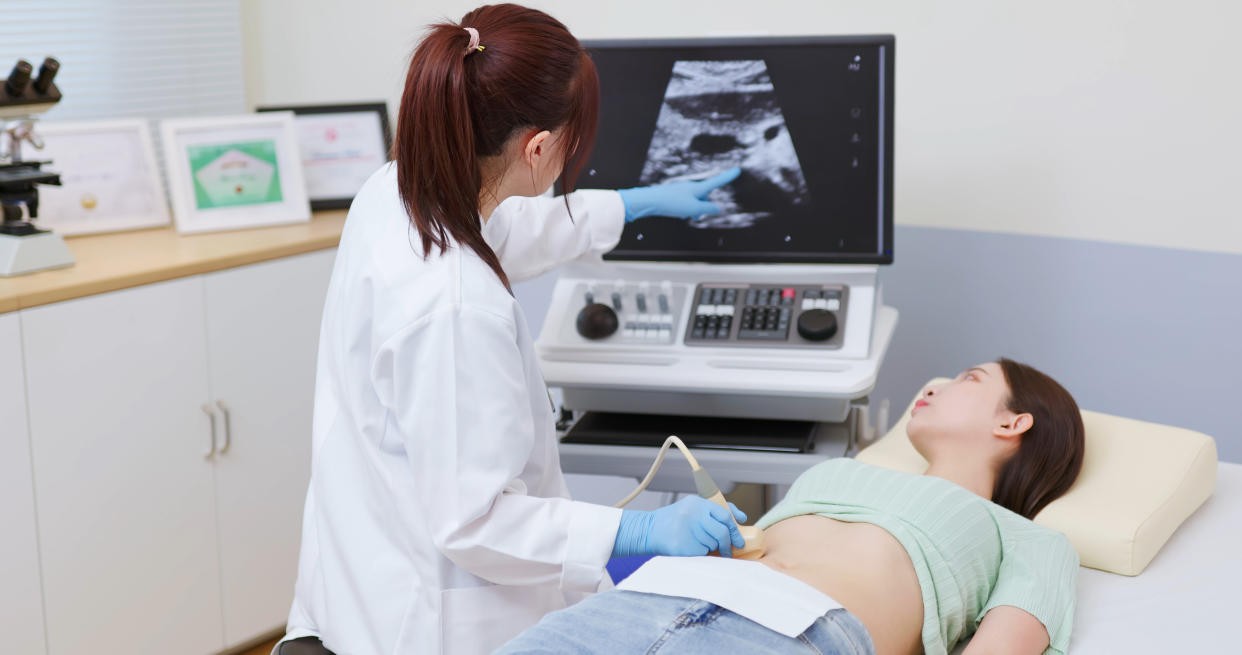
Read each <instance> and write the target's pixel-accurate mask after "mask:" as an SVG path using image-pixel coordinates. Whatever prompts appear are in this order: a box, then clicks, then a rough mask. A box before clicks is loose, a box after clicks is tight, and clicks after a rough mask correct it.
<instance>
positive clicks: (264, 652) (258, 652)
mask: <svg viewBox="0 0 1242 655" xmlns="http://www.w3.org/2000/svg"><path fill="white" fill-rule="evenodd" d="M277 641H280V640H279V639H273V640H271V641H269V642H267V643H265V644H259V645H258V646H255V647H254V648H251V649H250V650H243V651H242V652H240V653H237V655H268V654H269V653H271V652H272V647H273V646H275V645H276V642H277Z"/></svg>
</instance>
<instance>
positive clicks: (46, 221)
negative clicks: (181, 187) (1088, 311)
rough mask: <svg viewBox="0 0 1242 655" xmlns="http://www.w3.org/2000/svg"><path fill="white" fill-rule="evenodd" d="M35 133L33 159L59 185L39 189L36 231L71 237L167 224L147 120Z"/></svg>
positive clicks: (46, 127) (40, 127)
mask: <svg viewBox="0 0 1242 655" xmlns="http://www.w3.org/2000/svg"><path fill="white" fill-rule="evenodd" d="M35 132H36V134H38V135H39V136H40V137H42V139H43V148H42V149H40V150H38V151H36V154H35V155H34V158H35V159H39V160H48V159H50V160H51V162H52V163H51V164H49V165H48V166H47V167H46V168H47V169H48V170H50V171H52V172H56V173H60V180H61V186H53V185H50V184H48V185H42V186H40V187H39V217H38V219H37V225H39V226H40V227H43V228H48V229H51V230H54V231H56V232H57V233H58V234H61V235H66V236H67V235H73V234H93V233H96V232H112V231H117V230H133V229H138V228H144V227H155V226H158V225H167V224H168V221H169V217H168V199H167V198H165V197H164V186H163V184H161V183H160V175H159V168H158V166H157V164H156V162H155V150H154V148H152V147H151V132H150V129H149V128H148V126H147V121H146V120H144V119H141V118H135V119H127V120H114V121H90V122H63V123H57V122H48V123H44V122H40V123H37V124H36V128H35Z"/></svg>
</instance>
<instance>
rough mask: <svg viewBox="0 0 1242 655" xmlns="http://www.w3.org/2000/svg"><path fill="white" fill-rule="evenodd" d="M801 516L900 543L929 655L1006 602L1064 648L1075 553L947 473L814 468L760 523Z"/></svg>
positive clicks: (836, 465) (840, 462) (1055, 649)
mask: <svg viewBox="0 0 1242 655" xmlns="http://www.w3.org/2000/svg"><path fill="white" fill-rule="evenodd" d="M803 514H818V515H820V516H827V517H829V518H833V519H837V520H839V521H848V522H856V523H870V524H873V525H876V526H879V527H880V528H883V529H884V530H885V531H887V532H888V533H889V534H891V535H893V536H894V537H896V539H897V541H899V542H901V545H902V546H903V547H904V548H905V549H906V553H907V554H909V556H910V560H911V561H912V562H914V571H915V573H917V574H918V577H919V586H920V587H921V588H922V591H923V648H924V650H925V651H926V653H927V655H943V654H944V653H947V652H948V651H949V650H951V649H952V648H953V647H954V645H956V643H957V642H958V641H959V640H961V639H963V638H965V637H968V636H969V635H971V634H973V633H974V631H975V629H977V628H978V627H979V622H980V621H982V620H983V617H984V615H986V614H987V613H988V610H990V609H992V608H993V607H997V606H999V605H1012V606H1014V607H1017V608H1020V609H1023V610H1026V611H1027V612H1029V613H1030V614H1032V615H1034V616H1035V618H1037V619H1039V620H1040V622H1042V623H1043V624H1044V627H1045V628H1047V629H1048V635H1049V639H1050V642H1051V643H1050V645H1049V647H1048V649H1047V650H1046V651H1044V653H1045V655H1047V654H1048V653H1057V654H1058V655H1064V653H1065V650H1066V648H1067V647H1068V645H1069V638H1070V630H1071V629H1072V628H1073V623H1074V604H1075V603H1074V587H1075V583H1076V581H1077V579H1078V553H1076V552H1075V551H1074V548H1073V547H1072V546H1070V543H1069V540H1068V539H1066V538H1065V535H1063V534H1061V533H1060V532H1056V531H1055V530H1050V529H1048V528H1045V527H1042V526H1039V525H1036V524H1035V523H1033V522H1032V521H1030V520H1028V519H1026V518H1024V517H1022V516H1020V515H1018V514H1015V513H1014V512H1011V511H1009V510H1007V509H1005V508H1004V507H1001V506H1000V505H997V504H995V503H993V502H991V501H988V500H986V499H984V498H981V497H980V496H979V495H977V494H975V493H972V492H970V491H967V490H966V489H964V488H962V487H959V486H958V485H956V484H954V483H952V482H949V481H948V480H945V479H942V478H937V477H932V476H927V475H912V474H909V473H901V472H898V471H892V470H889V469H884V468H880V467H877V466H871V465H869V464H864V463H862V462H858V461H855V460H853V459H847V458H839V459H830V460H828V461H826V462H823V463H820V464H817V465H815V466H813V467H811V468H810V469H809V470H807V471H806V472H805V473H803V474H802V475H801V476H799V477H798V479H797V481H795V482H794V484H793V486H792V487H791V488H790V490H789V493H788V494H787V495H786V496H785V498H784V499H783V500H781V502H780V503H778V504H777V505H776V507H773V508H772V510H771V511H769V512H768V513H767V514H765V515H764V516H763V518H761V519H759V521H758V523H757V524H756V525H758V526H759V527H761V528H767V527H768V526H770V525H772V524H774V523H776V522H778V521H782V520H784V519H787V518H790V517H794V516H801V515H803Z"/></svg>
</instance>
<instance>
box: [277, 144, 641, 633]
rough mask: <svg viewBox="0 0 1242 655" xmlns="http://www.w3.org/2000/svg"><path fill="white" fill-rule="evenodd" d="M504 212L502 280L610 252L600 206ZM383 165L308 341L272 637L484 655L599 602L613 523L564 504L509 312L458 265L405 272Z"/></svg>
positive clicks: (415, 245)
mask: <svg viewBox="0 0 1242 655" xmlns="http://www.w3.org/2000/svg"><path fill="white" fill-rule="evenodd" d="M571 198H572V205H571V206H572V207H573V216H574V221H573V222H571V221H570V219H569V216H568V215H567V214H566V211H565V207H564V203H563V201H562V200H561V199H552V198H520V199H519V198H514V199H510V200H509V201H506V202H505V203H504V204H502V205H501V206H500V208H498V209H497V210H496V212H495V214H494V215H493V217H492V218H491V220H489V222H488V223H487V225H486V226H485V230H484V231H485V237H486V239H487V240H488V242H489V243H490V244H492V246H493V248H494V249H495V250H496V252H497V254H498V255H499V256H500V257H501V260H502V262H503V265H504V268H505V270H506V272H507V273H508V275H509V276H510V278H511V279H512V280H514V281H518V280H522V279H526V278H529V277H533V276H535V275H538V274H540V273H543V272H545V271H547V270H549V269H551V268H553V267H554V266H556V265H557V264H559V263H562V262H565V261H568V260H570V259H573V258H575V257H577V256H580V255H583V254H586V253H590V252H596V253H602V252H605V251H607V250H609V249H611V248H612V247H613V246H615V245H616V243H617V241H618V239H619V238H620V234H621V226H622V223H623V214H624V208H623V205H622V203H621V200H620V197H619V196H618V195H617V194H616V192H612V191H580V192H577V193H575V194H573V195H571ZM421 252H422V251H421V244H420V241H419V238H418V235H417V233H416V232H415V231H414V230H413V229H412V228H410V227H409V221H408V219H407V218H406V214H405V211H404V210H403V208H402V206H401V202H400V198H399V197H398V194H397V186H396V166H395V165H393V164H388V165H387V166H385V167H384V168H382V169H380V170H379V171H377V172H376V173H375V174H374V175H372V176H371V178H370V179H369V180H367V182H366V183H365V184H364V185H363V187H362V189H361V190H360V191H359V193H358V195H357V197H356V198H355V199H354V203H353V206H352V207H351V208H350V210H349V215H348V218H347V219H346V221H345V229H344V233H343V234H342V235H341V243H340V248H339V250H338V252H337V256H336V265H335V268H334V270H333V272H332V280H331V282H330V284H329V285H328V295H327V301H326V304H325V306H324V315H323V324H322V326H321V331H320V339H319V362H318V370H317V374H316V380H315V410H314V428H313V448H312V453H313V454H312V458H311V481H310V488H309V489H308V491H307V494H306V509H305V513H304V516H303V526H302V551H301V557H300V561H299V563H298V580H297V585H296V588H295V592H294V601H293V607H292V609H291V611H290V613H289V624H288V633H287V637H286V639H289V638H296V637H302V636H307V635H316V636H319V637H320V638H321V639H322V640H323V642H324V645H325V646H326V647H327V648H329V649H330V650H332V651H334V652H336V653H338V655H347V654H348V655H381V654H382V655H389V654H397V653H401V654H403V655H411V654H417V655H424V654H431V653H445V654H450V655H469V654H472V653H489V652H491V651H492V650H493V649H495V648H496V647H498V646H500V645H501V644H503V643H504V642H505V641H508V640H509V639H510V638H512V637H514V636H516V635H517V634H518V633H519V632H521V631H522V630H523V629H525V628H527V627H529V626H531V625H533V624H534V623H535V622H536V621H538V620H539V618H540V617H542V616H543V615H544V614H546V613H547V612H550V611H553V610H556V609H559V608H562V607H565V606H566V605H567V604H568V603H571V602H573V601H574V600H576V599H577V598H580V597H581V595H582V594H583V593H584V592H592V591H595V590H596V589H597V588H599V587H600V586H601V585H609V584H610V581H608V578H607V576H606V575H605V574H604V565H605V563H606V562H607V560H608V557H609V555H610V554H611V551H612V545H613V540H614V538H615V536H616V531H617V526H618V524H619V522H620V516H621V510H619V509H616V508H612V507H604V506H600V505H592V504H588V503H581V502H576V501H571V500H569V498H568V490H567V489H566V486H565V481H564V477H563V476H562V474H561V468H560V460H559V458H558V454H557V444H556V438H555V434H554V427H553V421H554V417H553V413H552V408H551V402H550V400H549V397H548V393H547V388H546V387H545V385H544V382H543V379H542V376H541V374H540V371H539V366H538V364H537V361H536V356H535V350H534V345H533V342H532V339H531V335H530V333H529V331H528V329H527V325H526V319H525V317H524V316H523V314H522V310H521V308H520V307H519V306H518V304H517V302H516V300H515V299H514V298H513V297H512V296H511V295H510V294H509V293H508V292H507V291H506V290H505V288H504V286H503V285H502V284H501V283H500V281H499V279H498V278H497V277H496V275H495V274H494V273H493V272H492V271H491V269H489V268H488V266H487V265H486V264H484V263H483V261H482V260H480V259H479V258H478V257H477V256H476V255H475V254H474V253H473V252H472V251H470V250H468V249H462V248H456V247H454V248H451V249H450V250H449V251H448V252H446V253H445V254H443V255H441V254H439V253H438V251H436V250H433V252H432V254H431V256H430V257H428V258H427V259H425V260H424V259H423V258H422V256H421Z"/></svg>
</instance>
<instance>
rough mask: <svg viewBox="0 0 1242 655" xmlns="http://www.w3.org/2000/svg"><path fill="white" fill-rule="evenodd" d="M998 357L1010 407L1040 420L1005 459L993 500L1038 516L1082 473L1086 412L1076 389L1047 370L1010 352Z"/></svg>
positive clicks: (1010, 409) (1022, 512)
mask: <svg viewBox="0 0 1242 655" xmlns="http://www.w3.org/2000/svg"><path fill="white" fill-rule="evenodd" d="M996 363H997V364H1000V367H1001V371H1003V372H1004V374H1005V381H1006V382H1007V383H1008V385H1009V401H1008V403H1007V409H1008V410H1009V411H1011V412H1017V413H1030V414H1031V416H1032V417H1033V418H1034V419H1035V420H1034V424H1033V425H1032V426H1031V429H1030V430H1027V431H1026V433H1025V434H1023V435H1022V441H1021V442H1020V443H1019V444H1018V452H1016V453H1014V454H1013V456H1011V457H1010V458H1009V460H1008V461H1006V462H1005V463H1004V464H1002V465H1001V468H1000V472H999V473H998V475H997V477H996V487H995V489H993V490H992V502H994V503H996V504H997V505H1000V506H1001V507H1005V508H1007V509H1009V510H1011V511H1013V512H1015V513H1017V514H1021V515H1022V516H1025V517H1026V518H1028V519H1033V518H1035V515H1036V514H1038V513H1039V511H1040V510H1041V509H1043V508H1044V506H1046V505H1047V504H1048V503H1050V502H1052V501H1054V500H1056V499H1057V498H1059V497H1061V496H1062V495H1063V494H1064V493H1065V492H1066V491H1069V488H1070V486H1072V485H1073V484H1074V480H1076V479H1078V473H1079V472H1080V471H1081V470H1082V458H1083V453H1084V451H1085V450H1086V442H1085V432H1086V431H1085V430H1084V428H1083V425H1082V413H1081V412H1080V411H1079V410H1078V403H1076V402H1074V397H1073V396H1071V395H1070V392H1068V391H1066V390H1065V387H1062V386H1061V385H1060V384H1058V383H1057V381H1056V380H1053V379H1052V378H1050V377H1048V376H1047V375H1045V374H1044V373H1041V372H1040V371H1037V370H1035V369H1034V368H1032V367H1030V366H1027V365H1026V364H1020V363H1018V362H1015V361H1012V360H1009V359H1005V358H1004V357H1002V358H1000V359H998V360H996Z"/></svg>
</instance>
